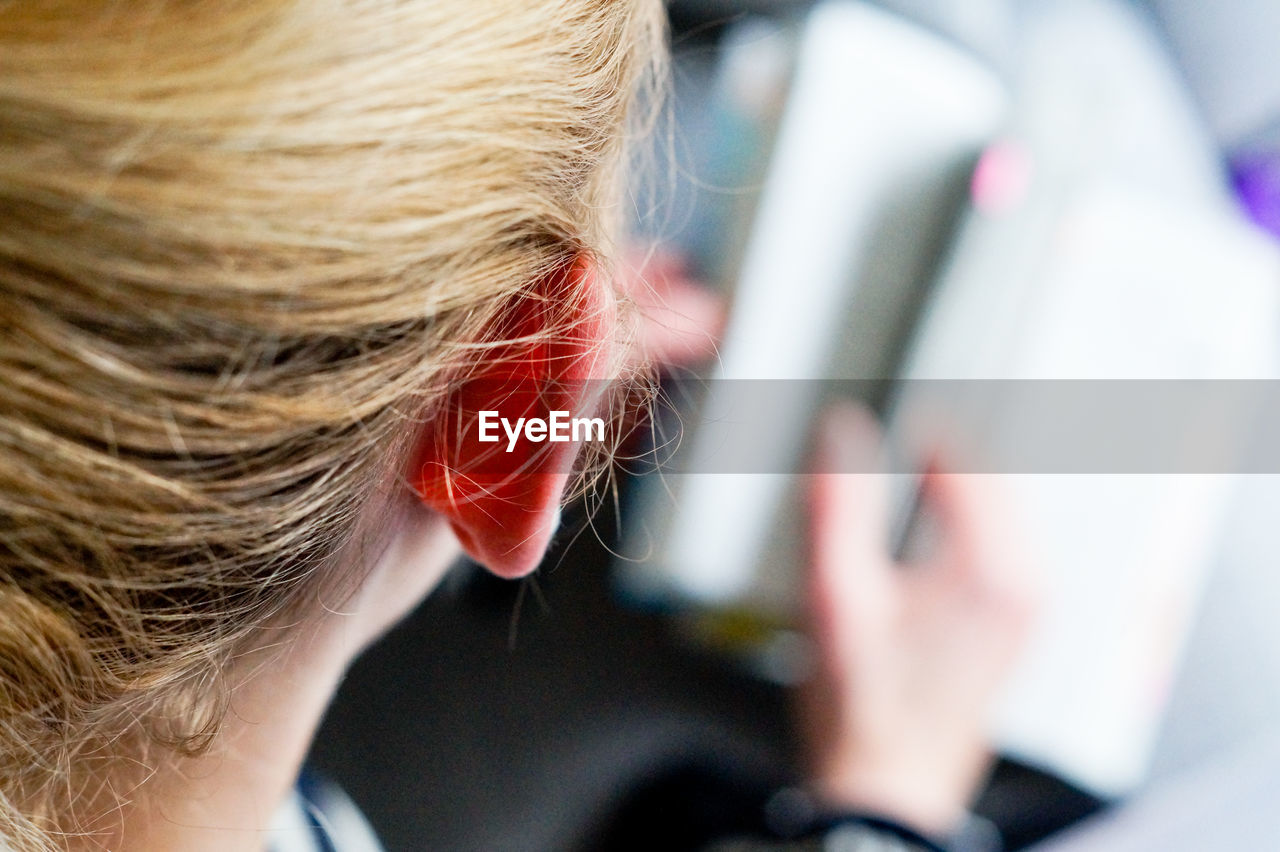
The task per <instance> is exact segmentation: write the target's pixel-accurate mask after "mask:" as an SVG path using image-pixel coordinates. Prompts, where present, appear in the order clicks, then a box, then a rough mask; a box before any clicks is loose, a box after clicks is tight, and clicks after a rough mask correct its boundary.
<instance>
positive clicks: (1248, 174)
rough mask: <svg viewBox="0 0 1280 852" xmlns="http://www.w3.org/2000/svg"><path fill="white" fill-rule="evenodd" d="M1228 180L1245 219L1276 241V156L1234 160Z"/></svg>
mask: <svg viewBox="0 0 1280 852" xmlns="http://www.w3.org/2000/svg"><path fill="white" fill-rule="evenodd" d="M1231 178H1232V181H1233V183H1235V187H1236V192H1237V193H1238V194H1239V196H1240V201H1241V202H1242V203H1243V204H1244V207H1245V209H1246V210H1247V211H1248V212H1249V216H1250V217H1252V219H1253V220H1254V221H1255V222H1257V223H1258V224H1259V225H1261V226H1262V227H1264V228H1266V229H1267V230H1268V231H1270V232H1271V233H1273V234H1275V235H1276V236H1277V237H1280V153H1253V154H1241V155H1238V156H1236V157H1234V158H1233V159H1232V163H1231Z"/></svg>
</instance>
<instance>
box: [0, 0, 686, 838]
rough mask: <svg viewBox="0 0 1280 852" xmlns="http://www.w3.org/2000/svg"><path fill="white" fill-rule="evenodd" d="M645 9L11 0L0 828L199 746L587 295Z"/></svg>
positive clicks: (44, 824) (638, 75)
mask: <svg viewBox="0 0 1280 852" xmlns="http://www.w3.org/2000/svg"><path fill="white" fill-rule="evenodd" d="M660 15H661V9H660V6H659V4H658V3H657V2H649V0H645V1H644V2H641V0H635V2H631V0H619V2H610V0H520V2H512V1H511V0H431V2H411V0H404V2H392V0H221V1H220V2H197V0H163V1H162V0H157V2H147V3H136V4H135V3H120V2H101V3H99V2H86V0H64V1H63V2H54V0H29V1H28V2H10V3H0V324H2V328H0V370H3V381H2V382H0V784H2V785H3V786H2V787H0V795H3V796H4V798H5V800H7V801H6V802H4V803H3V805H0V817H3V819H5V820H7V821H8V823H9V825H8V826H6V827H5V829H4V830H6V831H8V832H9V834H10V835H12V836H14V837H15V838H17V834H16V833H17V832H19V831H20V830H24V828H25V830H32V831H34V830H35V829H52V828H63V829H70V830H76V829H77V828H81V827H83V826H78V825H76V824H75V820H76V819H78V818H80V817H77V816H72V817H70V818H69V819H70V824H68V822H67V819H68V818H66V817H65V816H64V815H65V814H66V813H67V810H66V809H67V808H68V807H70V806H71V804H72V802H73V801H74V800H82V801H83V800H91V799H93V798H94V795H93V794H94V792H95V791H94V790H91V789H89V787H88V786H86V785H94V784H96V783H99V782H97V781H95V780H94V779H95V777H96V776H97V775H99V774H101V773H99V772H98V771H97V770H95V769H92V767H94V766H95V765H96V764H95V761H98V762H100V763H101V764H102V767H101V769H102V772H107V771H109V770H110V769H111V766H110V764H111V763H112V761H114V760H117V759H118V753H117V752H116V751H115V750H112V749H108V748H106V744H107V743H110V742H115V741H117V738H119V737H121V736H124V737H125V738H127V739H131V740H134V741H136V743H137V745H138V748H139V749H140V750H142V751H145V750H146V748H147V746H148V744H152V745H153V746H154V744H157V743H158V744H160V746H161V747H162V749H160V750H163V748H170V747H172V748H176V749H178V750H180V751H181V750H191V749H198V748H199V747H200V746H201V744H202V742H203V741H204V740H205V738H207V737H208V736H209V735H210V734H211V732H212V731H214V730H215V728H216V725H217V722H218V719H219V715H220V711H221V703H220V701H219V700H218V699H219V696H220V694H221V693H220V690H219V684H218V681H219V678H220V677H221V673H222V672H223V671H224V669H225V667H226V665H227V663H228V661H229V659H230V658H231V656H232V655H233V654H235V653H237V652H238V651H242V650H243V649H244V648H245V647H246V645H247V644H251V643H252V642H253V641H254V637H255V635H256V634H257V631H259V630H261V629H262V628H263V627H264V625H267V624H280V623H284V622H287V621H288V620H289V619H290V618H294V617H300V616H299V613H305V612H306V610H307V608H308V607H312V606H318V605H319V599H320V597H321V590H323V589H325V588H329V589H334V588H339V587H340V586H341V585H342V584H343V583H349V582H350V581H351V577H350V574H349V572H347V573H346V575H345V576H344V572H343V570H342V569H341V568H340V567H339V566H337V563H336V561H335V559H334V553H335V550H336V549H338V548H340V547H342V546H343V545H349V544H350V542H351V541H352V537H353V535H354V534H355V532H356V529H357V525H358V524H359V523H360V522H361V519H362V518H365V517H367V514H368V508H369V506H370V505H372V504H374V503H376V501H379V500H385V499H387V495H388V494H389V493H391V492H392V491H394V490H395V489H397V488H400V487H401V485H400V483H401V481H402V475H403V473H404V468H403V465H404V464H405V463H406V459H408V458H410V457H412V456H413V454H414V452H415V449H414V447H413V442H414V441H415V440H417V438H418V435H419V431H420V430H419V429H418V427H417V424H418V423H419V422H420V421H421V420H423V419H424V418H429V417H430V416H432V415H433V413H435V412H436V411H437V410H438V409H439V407H440V406H442V405H445V404H447V400H448V398H449V394H450V393H451V391H452V390H453V389H454V388H455V387H456V383H457V381H458V378H459V376H465V375H467V372H468V370H470V369H472V368H473V367H474V365H475V364H476V363H478V362H482V361H483V360H484V359H485V358H486V353H487V351H488V347H491V346H492V345H494V342H495V340H496V338H495V336H494V334H493V329H495V328H500V327H501V320H502V317H503V314H504V312H507V311H510V310H511V307H512V305H513V303H514V302H517V301H519V300H521V299H523V298H526V297H530V298H537V299H539V300H541V301H539V304H541V305H543V309H542V310H541V311H540V312H539V313H538V317H539V322H538V332H537V333H538V334H539V335H544V336H548V337H555V336H557V335H559V334H561V333H562V332H563V331H564V330H565V329H566V328H567V327H569V326H571V325H572V324H574V323H575V322H577V321H579V320H580V319H581V317H580V316H577V315H575V311H576V310H577V309H578V308H579V307H580V306H581V305H583V304H596V303H597V300H596V299H595V297H591V296H589V294H586V293H585V291H586V290H588V289H591V288H602V287H605V286H607V282H608V274H607V272H608V268H609V264H608V258H609V257H610V255H611V252H612V250H613V239H614V235H615V233H616V222H615V219H616V218H617V215H618V210H619V205H618V200H619V199H618V197H617V195H616V193H617V191H618V187H619V181H618V178H619V169H620V166H621V165H622V154H623V148H624V144H623V143H624V137H625V134H624V132H623V120H624V116H625V115H626V113H627V111H628V109H629V107H630V105H631V103H632V101H633V98H634V96H635V92H636V86H637V83H638V82H639V81H640V80H641V79H643V78H644V77H645V75H646V74H647V71H648V68H649V65H650V63H651V62H652V61H653V60H654V59H655V58H656V57H657V56H658V48H657V41H656V40H657V38H658V36H659V33H660V23H659V22H660V20H661V18H660ZM584 264H585V267H584ZM583 268H587V269H591V270H597V272H596V273H595V274H567V273H566V270H573V269H583ZM548 286H553V287H555V288H558V289H557V290H555V291H554V292H550V293H548V292H547V287H548ZM134 720H141V721H140V722H135V721H134ZM156 753H159V750H157V751H156ZM22 813H25V814H27V816H29V817H30V818H31V819H30V821H29V824H27V825H26V826H25V827H24V826H23V824H22V823H23V819H24V817H22V816H20V814H22ZM83 816H84V817H85V818H87V817H88V816H89V815H88V814H84V815H83ZM36 834H38V832H36ZM36 834H32V837H33V838H34V837H36ZM11 842H12V843H25V842H27V841H20V840H17V839H15V840H13V841H11ZM30 843H32V844H34V843H36V840H32V841H30ZM33 848H37V847H35V846H33Z"/></svg>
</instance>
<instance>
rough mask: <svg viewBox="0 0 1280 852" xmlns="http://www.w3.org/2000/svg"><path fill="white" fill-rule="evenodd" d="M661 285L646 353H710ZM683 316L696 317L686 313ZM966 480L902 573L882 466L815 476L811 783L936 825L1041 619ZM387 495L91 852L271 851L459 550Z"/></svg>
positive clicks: (684, 308) (958, 790) (541, 520)
mask: <svg viewBox="0 0 1280 852" xmlns="http://www.w3.org/2000/svg"><path fill="white" fill-rule="evenodd" d="M660 285H661V286H659V287H658V288H657V289H658V291H659V295H660V297H661V299H662V301H663V302H664V305H663V310H664V313H663V315H662V316H663V319H662V320H659V321H657V322H656V323H650V324H649V325H648V326H646V327H644V328H642V329H641V333H640V334H639V335H638V338H639V339H640V341H641V343H642V345H643V346H644V347H645V349H646V351H645V352H644V353H643V355H644V357H646V358H664V357H666V358H670V359H674V360H677V361H680V360H687V359H688V358H690V357H696V356H697V355H698V354H702V353H705V351H706V348H707V342H706V341H707V340H708V338H707V334H706V331H705V329H707V328H708V327H713V326H714V325H715V324H716V323H717V322H718V315H717V312H716V310H715V308H714V307H713V306H711V305H709V304H708V302H707V301H706V297H705V296H700V295H697V294H692V295H687V298H685V297H682V295H681V289H682V288H681V286H680V285H679V282H671V281H666V282H660ZM682 298H684V299H685V300H684V301H682ZM673 315H674V316H678V317H684V320H683V321H682V322H680V323H678V324H672V323H670V322H669V319H670V317H671V316H673ZM690 334H693V335H694V336H695V337H698V336H700V337H701V342H698V341H697V340H691V339H690ZM824 435H825V436H826V437H825V439H824V442H823V444H824V447H825V452H828V453H842V452H852V451H854V450H853V449H852V447H853V445H855V444H860V445H861V446H863V447H865V445H866V442H867V441H868V440H874V437H873V435H872V432H871V430H870V429H869V427H868V426H867V423H866V420H865V418H861V417H860V416H859V415H858V414H856V413H851V412H849V411H841V412H836V413H835V414H834V415H833V416H832V417H831V418H828V420H827V422H826V426H825V429H824ZM964 479H965V478H963V477H942V478H940V479H939V478H938V477H935V481H936V487H935V488H934V489H933V490H934V491H935V493H936V494H937V503H938V505H939V507H940V509H941V510H942V513H943V515H944V521H945V523H944V529H945V530H946V536H945V538H944V543H943V547H942V548H941V549H940V550H939V551H938V552H937V554H936V555H935V557H934V558H933V559H932V560H931V561H930V563H929V564H928V565H926V566H923V570H916V571H915V572H914V573H911V574H899V573H895V570H893V568H894V566H892V564H891V561H890V560H889V558H888V557H887V555H886V549H885V546H884V544H883V521H884V518H883V499H882V497H880V496H877V495H878V493H879V491H878V489H879V488H880V486H881V484H882V483H881V482H879V479H878V478H877V477H874V476H870V475H820V476H816V477H814V488H813V492H812V496H813V516H814V526H813V530H814V536H813V543H814V558H813V560H812V562H813V568H812V570H811V572H810V580H811V582H810V590H811V594H810V601H811V632H812V635H813V637H814V639H815V641H816V644H817V647H818V648H819V651H820V653H819V666H818V674H817V676H816V677H815V678H814V679H813V681H812V682H811V683H810V684H809V685H808V687H807V688H806V689H805V690H803V691H802V692H801V694H800V696H799V699H800V700H799V702H798V712H799V717H800V721H801V725H802V729H803V730H804V731H805V732H806V741H807V743H808V744H809V747H810V749H809V750H810V753H811V761H810V771H811V778H812V781H813V787H814V790H815V792H816V793H817V794H818V795H820V796H822V797H824V798H825V799H827V800H828V803H829V804H831V805H833V806H836V807H847V808H857V809H863V810H869V811H872V812H875V813H878V814H882V815H886V816H889V817H894V818H897V819H900V820H902V821H903V822H906V823H907V824H910V825H913V826H915V827H917V828H918V829H920V830H922V831H925V832H931V833H938V834H942V833H945V832H946V831H947V830H949V829H950V828H951V827H953V826H954V824H955V822H956V821H957V820H958V818H959V817H960V815H961V814H962V813H963V811H964V808H965V806H966V804H967V803H968V801H969V799H970V798H971V797H972V796H973V794H974V792H975V790H976V787H977V785H978V783H979V782H980V780H981V778H982V776H983V773H984V771H985V769H986V767H987V761H988V754H987V748H986V743H985V739H984V737H983V735H982V730H981V721H982V714H983V713H984V712H985V709H986V706H987V704H988V703H989V701H990V700H991V697H992V695H993V693H994V691H995V689H996V688H997V686H998V685H999V682H1000V680H1001V678H1002V676H1003V674H1004V672H1005V671H1006V670H1007V668H1008V666H1009V665H1010V663H1011V661H1012V659H1013V657H1014V655H1015V653H1016V650H1017V647H1018V644H1019V641H1020V638H1021V636H1022V634H1023V632H1024V631H1025V628H1026V625H1027V620H1028V618H1029V613H1030V605H1029V603H1028V602H1029V599H1030V598H1029V596H1028V595H1027V594H1026V587H1025V584H1024V582H1023V579H1022V577H1021V575H1020V574H1019V572H1018V571H1017V570H1015V568H1016V563H1015V562H1014V561H1012V560H1011V559H1010V558H1009V557H1008V556H1007V555H1006V554H1005V550H1004V548H1003V546H1002V545H1001V544H1000V542H1001V541H1002V540H1003V537H1002V535H1001V528H1000V521H1001V518H1000V517H999V516H998V514H997V513H996V512H995V511H993V507H994V506H996V505H997V504H996V502H995V501H994V500H993V498H991V496H990V495H988V494H985V493H983V489H982V488H981V487H976V486H975V485H974V483H972V482H968V483H966V482H965V481H964ZM970 479H972V478H970ZM552 496H556V495H552ZM389 500H390V505H384V506H377V507H371V510H370V511H371V512H376V523H377V526H376V529H377V530H378V531H379V538H378V540H377V541H376V542H375V546H373V547H372V548H369V549H367V550H366V551H365V552H366V553H367V554H368V556H367V558H368V560H369V562H370V563H371V564H367V565H364V566H359V567H360V568H362V569H363V570H362V571H361V572H359V573H362V574H363V576H364V580H363V582H362V583H361V585H360V586H359V588H358V589H356V590H355V592H354V593H353V594H351V595H350V596H349V597H348V598H347V599H345V600H343V601H334V602H328V601H323V602H319V603H320V605H319V606H318V607H317V608H316V610H315V612H313V614H312V615H311V616H310V617H309V618H307V619H306V621H305V623H303V624H300V625H297V626H295V627H294V628H293V629H291V630H290V631H288V632H287V633H286V632H285V631H281V636H280V637H279V639H278V640H277V641H271V640H268V641H267V642H266V643H265V646H264V648H263V649H262V650H260V651H257V652H255V653H253V654H250V655H248V656H246V657H245V658H244V659H242V660H241V661H240V663H239V665H238V666H237V668H236V670H235V671H234V672H233V673H232V675H231V677H232V681H233V683H232V689H233V691H232V698H231V705H230V711H229V713H228V714H227V717H226V721H225V723H224V726H223V728H222V731H221V733H220V735H219V737H218V739H217V741H216V742H215V743H214V745H213V747H212V749H211V750H210V751H209V752H208V753H207V754H205V755H203V756H201V757H199V758H195V759H186V760H180V761H176V762H172V763H171V764H169V765H166V766H162V767H158V768H157V769H156V771H155V772H154V773H153V774H152V775H151V776H150V777H149V778H148V779H147V781H146V782H145V783H144V784H142V785H141V787H139V788H138V789H136V790H134V791H133V793H132V794H131V795H130V797H129V799H130V801H129V803H128V804H126V805H125V806H123V807H122V808H121V809H120V811H119V812H118V814H117V818H116V819H114V820H112V823H114V824H115V826H116V828H115V830H113V831H111V832H110V833H109V834H106V835H99V836H98V837H97V838H95V839H94V840H93V841H89V842H87V843H86V844H85V846H84V848H86V849H94V850H99V849H111V850H116V852H121V851H122V850H127V852H169V850H173V849H183V850H189V851H190V852H229V850H236V852H240V851H241V850H243V852H261V850H262V849H263V848H264V845H265V844H266V843H267V842H268V840H269V837H268V835H267V831H266V829H267V826H268V824H269V822H270V820H271V817H272V815H273V813H274V812H275V810H276V808H277V807H278V806H279V805H280V804H281V803H282V802H283V801H284V800H285V798H286V797H287V795H288V794H289V792H290V790H291V789H292V786H293V783H294V780H295V778H296V776H297V773H298V771H299V769H300V767H301V764H302V761H303V759H304V758H305V756H306V752H307V748H308V746H309V744H310V741H311V739H312V737H313V735H314V733H315V730H316V728H317V726H318V725H319V722H320V719H321V716H322V715H323V713H324V711H325V708H326V706H327V705H328V703H329V701H330V699H331V698H332V696H333V694H334V692H335V690H336V688H337V686H338V683H339V682H340V680H341V678H342V675H343V672H344V671H345V670H346V669H347V667H348V666H349V665H350V664H351V663H352V661H353V660H354V659H355V658H356V657H357V656H358V655H359V654H360V652H361V651H363V650H364V649H365V648H366V647H367V646H368V645H369V644H370V643H371V642H372V641H374V640H375V639H376V638H377V637H378V636H380V635H381V634H382V633H384V632H385V631H386V630H387V629H388V628H390V627H391V626H392V625H394V624H395V623H396V622H398V621H399V620H400V619H401V618H403V617H404V616H405V615H406V614H407V613H408V612H409V611H410V610H411V609H412V608H413V607H414V606H416V604H417V603H418V602H419V601H420V600H421V599H422V598H424V597H425V596H426V595H427V594H428V593H429V592H430V591H431V590H432V589H433V588H434V587H435V586H436V585H437V583H438V582H439V581H440V579H441V577H443V575H444V573H445V571H446V570H447V569H448V567H449V566H450V565H451V564H452V563H453V562H454V561H455V560H456V559H457V558H458V557H459V555H460V554H461V553H462V546H461V545H460V544H459V537H458V535H457V534H456V531H455V530H456V527H455V526H453V525H451V520H454V519H450V518H447V517H445V516H444V515H442V514H440V513H439V512H436V511H433V510H431V509H428V508H427V507H426V506H424V505H423V504H422V503H421V502H419V501H417V500H416V499H415V497H414V495H413V494H412V493H409V492H407V491H398V492H396V494H395V496H393V497H391V498H389ZM520 511H521V512H522V513H523V514H522V516H521V517H519V518H516V519H514V521H513V519H510V518H502V517H494V518H493V522H494V523H495V524H501V523H505V522H508V521H512V522H515V523H522V524H524V525H525V526H527V527H529V529H530V530H531V532H530V536H531V539H532V540H533V541H534V542H535V543H536V545H537V547H536V548H534V549H535V551H537V552H541V550H542V549H544V548H545V546H546V544H547V542H548V541H549V539H550V536H551V534H552V532H553V529H552V528H551V527H552V524H553V523H554V518H555V506H554V505H547V506H544V507H535V510H534V514H533V515H530V514H529V511H530V510H527V509H526V510H520ZM367 520H370V521H372V520H374V519H367ZM470 522H471V523H475V522H474V521H470ZM455 523H456V521H455ZM466 535H469V536H484V535H485V530H484V529H470V530H467V531H466ZM464 537H466V536H464ZM471 555H472V556H473V557H475V556H476V555H477V554H476V553H474V552H473V553H472V554H471ZM339 556H340V557H341V556H342V555H341V554H340V555H339ZM483 556H484V558H483V559H482V560H480V561H482V562H483V563H484V564H485V565H486V567H488V568H489V569H491V570H493V571H494V572H495V573H497V574H499V575H500V576H504V577H515V576H520V575H522V574H523V573H527V572H528V571H529V570H532V568H533V567H534V564H536V563H532V564H531V562H530V559H529V555H528V550H527V549H525V550H524V551H522V553H521V554H519V555H518V558H516V556H514V555H513V557H512V559H510V560H507V561H505V562H504V556H503V554H501V553H497V554H495V553H494V552H492V551H487V552H485V553H484V554H483Z"/></svg>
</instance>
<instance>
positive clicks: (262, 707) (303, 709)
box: [77, 622, 353, 852]
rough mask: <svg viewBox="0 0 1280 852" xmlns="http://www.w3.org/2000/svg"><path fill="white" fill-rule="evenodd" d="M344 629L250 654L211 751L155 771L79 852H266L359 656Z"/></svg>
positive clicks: (330, 626) (329, 627) (328, 627)
mask: <svg viewBox="0 0 1280 852" xmlns="http://www.w3.org/2000/svg"><path fill="white" fill-rule="evenodd" d="M343 634H344V631H343V630H342V629H341V628H340V626H339V625H338V624H337V622H332V623H330V622H326V623H325V625H324V626H323V627H322V629H318V630H313V631H308V633H306V634H302V633H299V634H296V635H295V636H293V637H292V638H291V639H290V640H289V642H288V643H287V644H286V645H284V646H282V647H277V648H271V649H263V650H259V651H255V652H253V653H251V654H249V655H247V656H246V657H245V658H242V659H241V661H240V664H239V665H238V666H237V672H236V677H237V678H238V681H239V682H238V683H236V684H235V685H234V686H233V687H232V693H231V699H230V703H229V706H228V710H227V713H226V717H225V719H224V720H223V724H222V726H221V728H220V730H219V732H218V735H217V737H216V738H215V740H214V742H213V743H212V744H211V746H210V748H209V750H208V751H206V752H204V753H202V754H200V755H199V756H196V757H172V758H169V759H167V760H165V761H164V762H163V763H162V764H161V765H159V766H156V767H154V768H153V770H152V771H151V772H150V774H149V775H148V776H147V777H146V778H145V779H144V780H143V781H142V782H141V783H140V784H138V785H137V786H136V787H135V788H134V789H133V790H131V791H130V793H129V799H130V801H129V803H128V804H125V805H123V806H122V807H121V808H120V809H119V810H118V812H117V815H116V816H115V818H113V819H111V820H110V821H109V823H108V824H109V825H110V826H111V827H112V828H111V830H110V831H109V833H108V834H106V835H105V836H104V835H101V834H95V835H93V836H92V838H85V840H84V841H83V843H82V844H81V845H80V847H79V849H78V850H77V852H79V850H80V849H82V850H84V852H89V850H92V852H100V850H107V849H109V850H112V852H124V851H125V850H127V852H172V850H175V849H182V850H184V852H261V850H262V849H263V848H264V847H265V845H266V844H267V841H268V840H269V836H268V832H267V830H268V827H269V824H270V822H271V818H272V816H273V815H274V813H275V811H276V809H277V808H278V807H279V806H280V805H281V803H282V802H283V801H284V799H285V797H286V796H287V795H288V793H289V791H290V790H291V789H292V786H293V783H294V780H295V778H296V776H297V773H298V770H299V768H300V767H301V765H302V761H303V759H304V758H305V756H306V753H307V749H308V747H309V745H310V743H311V739H312V737H313V735H314V733H315V730H316V727H317V726H318V725H319V723H320V719H321V717H322V716H323V714H324V711H325V708H326V706H327V705H328V703H329V700H330V698H331V697H332V695H333V693H334V691H335V690H336V688H337V685H338V682H339V680H340V679H341V677H342V673H343V671H344V669H345V666H346V663H347V661H348V660H350V659H351V657H352V656H353V652H352V651H349V650H346V649H345V648H344V647H343V646H344V644H345V642H346V639H345V638H344V635H343ZM255 657H256V659H254V658H255Z"/></svg>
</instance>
